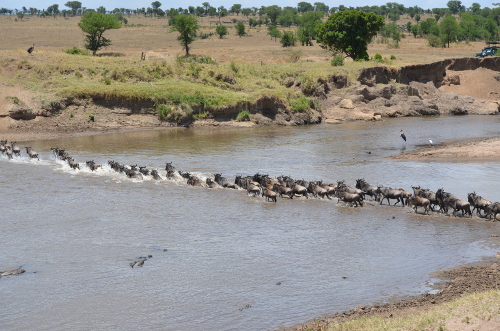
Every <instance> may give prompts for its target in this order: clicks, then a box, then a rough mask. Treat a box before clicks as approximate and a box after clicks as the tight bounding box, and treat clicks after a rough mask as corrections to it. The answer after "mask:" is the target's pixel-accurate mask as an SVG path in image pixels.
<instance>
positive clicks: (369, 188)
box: [356, 178, 377, 200]
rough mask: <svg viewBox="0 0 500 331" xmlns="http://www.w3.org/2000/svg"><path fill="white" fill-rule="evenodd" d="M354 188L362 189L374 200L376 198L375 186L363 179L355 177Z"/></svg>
mask: <svg viewBox="0 0 500 331" xmlns="http://www.w3.org/2000/svg"><path fill="white" fill-rule="evenodd" d="M356 188H357V189H360V190H362V191H363V192H365V193H366V194H368V195H369V196H371V197H372V198H374V199H375V200H377V186H373V185H370V184H368V183H367V182H366V181H365V180H364V179H362V178H361V179H356Z"/></svg>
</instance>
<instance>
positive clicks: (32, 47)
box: [28, 44, 35, 54]
mask: <svg viewBox="0 0 500 331" xmlns="http://www.w3.org/2000/svg"><path fill="white" fill-rule="evenodd" d="M34 49H35V44H33V46H31V47H30V48H28V53H30V54H31V52H33V50H34Z"/></svg>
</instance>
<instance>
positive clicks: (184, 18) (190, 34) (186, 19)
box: [170, 14, 200, 56]
mask: <svg viewBox="0 0 500 331" xmlns="http://www.w3.org/2000/svg"><path fill="white" fill-rule="evenodd" d="M199 29H200V26H199V25H198V21H197V20H196V18H195V17H194V16H192V15H187V14H181V15H177V16H176V17H175V23H174V24H173V25H172V27H171V28H170V32H179V36H178V37H177V40H179V41H180V43H181V45H182V48H184V49H185V50H186V56H189V45H190V44H191V43H192V42H193V41H195V40H196V34H197V32H198V30H199Z"/></svg>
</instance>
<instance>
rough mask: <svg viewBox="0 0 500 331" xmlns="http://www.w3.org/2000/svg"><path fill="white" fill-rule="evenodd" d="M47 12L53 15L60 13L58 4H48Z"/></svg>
mask: <svg viewBox="0 0 500 331" xmlns="http://www.w3.org/2000/svg"><path fill="white" fill-rule="evenodd" d="M47 13H49V15H54V16H55V15H58V14H60V13H61V12H60V11H59V5H58V4H54V5H52V6H48V7H47Z"/></svg>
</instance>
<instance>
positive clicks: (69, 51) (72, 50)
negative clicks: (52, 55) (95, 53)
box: [64, 46, 89, 55]
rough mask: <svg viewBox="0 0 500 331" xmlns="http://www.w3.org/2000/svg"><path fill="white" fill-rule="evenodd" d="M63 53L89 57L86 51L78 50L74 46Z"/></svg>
mask: <svg viewBox="0 0 500 331" xmlns="http://www.w3.org/2000/svg"><path fill="white" fill-rule="evenodd" d="M64 53H67V54H73V55H89V52H88V51H86V50H83V49H80V48H78V47H76V46H74V47H73V48H68V49H66V50H65V51H64Z"/></svg>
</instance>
